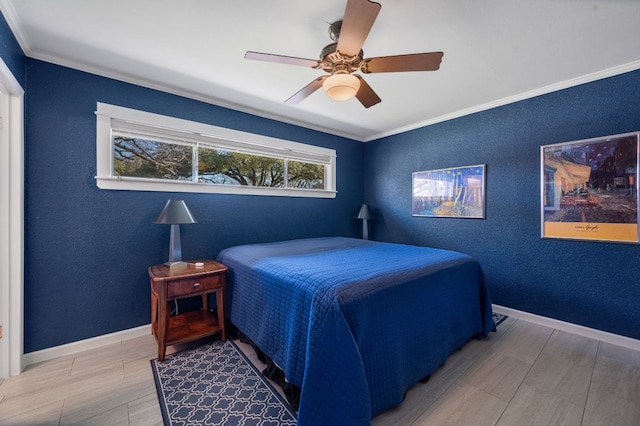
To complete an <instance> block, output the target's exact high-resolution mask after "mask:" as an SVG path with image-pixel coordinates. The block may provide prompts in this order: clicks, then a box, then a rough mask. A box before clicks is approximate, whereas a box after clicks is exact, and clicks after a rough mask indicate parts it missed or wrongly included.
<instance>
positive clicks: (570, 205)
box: [540, 132, 640, 243]
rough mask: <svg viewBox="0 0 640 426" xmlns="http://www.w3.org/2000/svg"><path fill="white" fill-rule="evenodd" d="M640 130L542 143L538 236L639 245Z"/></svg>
mask: <svg viewBox="0 0 640 426" xmlns="http://www.w3.org/2000/svg"><path fill="white" fill-rule="evenodd" d="M639 152H640V132H635V133H625V134H620V135H614V136H607V137H602V138H593V139H585V140H580V141H574V142H566V143H559V144H555V145H546V146H542V147H541V154H540V157H541V159H540V165H541V171H540V174H541V179H542V182H541V198H542V199H541V205H542V237H543V238H566V239H574V240H591V241H606V242H623V243H638V242H639V234H638V206H639V202H638V201H639V200H638V153H639Z"/></svg>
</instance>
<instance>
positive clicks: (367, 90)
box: [353, 74, 382, 108]
mask: <svg viewBox="0 0 640 426" xmlns="http://www.w3.org/2000/svg"><path fill="white" fill-rule="evenodd" d="M353 75H355V76H356V77H358V79H359V80H360V89H358V93H356V98H358V100H359V101H360V103H361V104H362V105H363V106H364V107H365V108H369V107H372V106H374V105H375V104H378V103H380V102H382V99H380V97H379V96H378V95H377V94H376V92H374V91H373V89H372V88H371V86H369V85H368V84H367V82H366V81H364V78H362V77H360V76H359V75H358V74H353Z"/></svg>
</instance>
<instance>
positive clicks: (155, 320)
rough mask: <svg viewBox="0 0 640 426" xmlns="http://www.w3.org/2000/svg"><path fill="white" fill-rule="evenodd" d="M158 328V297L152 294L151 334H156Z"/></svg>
mask: <svg viewBox="0 0 640 426" xmlns="http://www.w3.org/2000/svg"><path fill="white" fill-rule="evenodd" d="M157 326H158V297H157V296H156V295H155V294H153V291H152V292H151V334H154V335H155V334H156V332H155V330H156V327H157Z"/></svg>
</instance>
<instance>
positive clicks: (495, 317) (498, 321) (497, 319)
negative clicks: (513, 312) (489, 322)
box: [493, 312, 508, 327]
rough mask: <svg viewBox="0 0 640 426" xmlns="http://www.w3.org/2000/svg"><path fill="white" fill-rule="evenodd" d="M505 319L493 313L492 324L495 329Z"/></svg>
mask: <svg viewBox="0 0 640 426" xmlns="http://www.w3.org/2000/svg"><path fill="white" fill-rule="evenodd" d="M507 318H508V317H507V316H506V315H502V314H496V313H495V312H494V313H493V323H494V324H495V325H496V327H497V326H498V325H500V323H501V322H502V321H504V320H506V319H507Z"/></svg>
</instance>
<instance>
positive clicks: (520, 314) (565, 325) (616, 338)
mask: <svg viewBox="0 0 640 426" xmlns="http://www.w3.org/2000/svg"><path fill="white" fill-rule="evenodd" d="M493 311H494V312H496V313H498V314H503V315H507V316H509V317H513V318H517V319H521V320H524V321H529V322H532V323H534V324H539V325H544V326H546V327H551V328H556V329H558V330H562V331H566V332H568V333H573V334H577V335H579V336H583V337H588V338H590V339H596V340H600V341H602V342H606V343H611V344H612V345H618V346H623V347H625V348H629V349H633V350H635V351H640V340H636V339H632V338H630V337H625V336H620V335H619V334H613V333H608V332H606V331H601V330H596V329H595V328H589V327H584V326H582V325H577V324H572V323H570V322H565V321H560V320H557V319H553V318H547V317H543V316H540V315H535V314H530V313H528V312H524V311H518V310H517V309H511V308H507V307H505V306H500V305H493Z"/></svg>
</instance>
